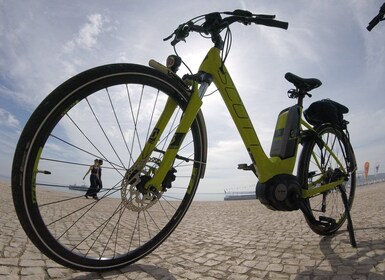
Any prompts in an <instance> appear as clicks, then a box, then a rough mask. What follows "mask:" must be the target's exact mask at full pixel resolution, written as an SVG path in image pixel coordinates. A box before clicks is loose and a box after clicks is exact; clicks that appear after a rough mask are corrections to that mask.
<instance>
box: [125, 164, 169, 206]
mask: <svg viewBox="0 0 385 280" xmlns="http://www.w3.org/2000/svg"><path fill="white" fill-rule="evenodd" d="M159 164H160V160H159V159H158V158H150V159H148V160H147V159H144V160H142V161H139V162H136V163H135V164H134V165H133V166H132V167H131V168H130V169H129V170H127V172H126V175H125V176H124V178H123V181H122V184H121V197H122V203H123V205H124V206H125V207H126V208H127V209H129V210H131V211H134V212H141V211H144V210H146V209H148V208H150V207H151V206H153V205H154V204H156V203H157V202H158V200H159V198H160V197H161V195H162V194H163V192H160V193H155V192H152V191H150V190H146V189H145V188H144V186H145V184H146V183H147V182H148V181H149V180H150V179H151V178H152V177H153V176H154V173H155V171H156V170H157V169H158V167H159Z"/></svg>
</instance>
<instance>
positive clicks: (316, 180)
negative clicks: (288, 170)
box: [298, 125, 356, 235]
mask: <svg viewBox="0 0 385 280" xmlns="http://www.w3.org/2000/svg"><path fill="white" fill-rule="evenodd" d="M317 133H318V135H319V137H320V138H321V139H322V142H323V144H322V142H321V141H317V140H316V139H314V138H311V139H308V140H307V141H306V142H305V144H304V147H303V150H302V153H301V157H300V161H299V164H298V177H299V179H300V182H301V186H302V187H303V188H304V189H305V190H311V189H313V188H318V187H321V186H322V185H325V184H328V183H331V182H333V181H337V180H340V179H342V178H344V179H345V180H344V182H343V184H341V185H338V186H336V187H335V188H333V189H330V190H327V191H324V192H322V193H319V194H316V195H314V196H312V197H309V198H307V199H306V201H305V203H306V206H307V208H308V209H310V214H311V215H312V217H314V219H309V218H307V219H306V220H307V223H308V224H309V226H310V228H311V229H312V230H313V231H314V232H316V233H317V234H320V235H329V234H332V233H334V232H336V231H337V230H338V229H339V228H340V227H341V226H342V225H343V223H344V222H345V220H346V211H345V205H344V203H343V198H342V194H341V191H345V192H346V195H347V201H348V205H349V209H350V208H351V207H352V205H353V199H354V194H355V189H356V174H355V171H356V170H355V166H356V162H355V157H354V153H353V150H352V147H351V145H350V143H349V141H348V139H347V138H346V136H345V135H344V134H343V133H342V132H341V131H340V130H338V129H336V128H334V127H333V126H331V125H323V126H321V127H320V128H319V129H318V130H317ZM327 147H328V148H330V150H328V149H327Z"/></svg>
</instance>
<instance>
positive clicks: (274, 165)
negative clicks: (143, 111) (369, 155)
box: [137, 47, 345, 198]
mask: <svg viewBox="0 0 385 280" xmlns="http://www.w3.org/2000/svg"><path fill="white" fill-rule="evenodd" d="M199 71H201V72H204V73H208V74H211V75H212V77H213V82H214V84H215V86H216V87H217V88H218V91H219V93H220V94H221V96H222V98H223V100H224V102H225V104H226V107H227V109H228V111H229V113H230V115H231V117H232V119H233V121H234V123H235V125H236V127H237V129H238V132H239V134H240V136H241V138H242V140H243V143H244V145H245V147H246V149H247V151H248V153H249V156H250V158H251V160H252V163H253V165H254V168H255V174H256V175H257V177H258V180H259V181H260V182H262V183H263V182H266V181H268V180H269V179H271V178H273V177H274V176H276V175H279V174H292V173H293V170H294V166H295V163H296V158H297V149H296V151H295V154H294V155H293V156H292V157H289V158H286V159H281V158H280V157H275V156H274V157H268V156H267V155H266V153H265V151H264V150H263V148H262V146H261V143H260V141H259V139H258V136H257V133H256V131H255V129H254V127H253V124H252V122H251V120H250V118H249V115H248V113H247V111H246V108H245V107H244V105H243V102H242V99H241V97H240V95H239V93H238V91H237V89H236V87H235V85H234V83H233V81H232V79H231V76H230V74H229V72H228V71H227V69H226V66H225V65H224V63H222V61H221V57H220V49H218V48H216V47H213V48H211V49H210V50H209V52H208V53H207V55H206V57H205V59H204V60H203V62H202V64H201V65H200V68H199ZM202 87H203V86H201V88H198V86H197V85H195V87H194V91H193V92H192V94H191V97H190V100H189V102H188V105H187V108H186V111H185V113H184V114H183V116H182V118H181V120H180V123H179V125H178V127H177V129H176V131H175V134H174V137H173V140H172V141H171V143H170V145H169V147H168V149H167V151H166V152H165V153H164V157H163V160H162V163H161V165H160V167H159V169H158V171H157V172H156V174H155V176H154V177H153V178H152V179H151V180H150V181H149V182H147V184H146V188H148V189H153V190H154V188H155V189H157V190H158V191H161V183H162V181H163V179H164V178H165V176H166V174H167V172H168V171H169V170H170V168H171V166H172V163H173V161H174V159H175V157H176V156H177V152H178V150H179V147H180V145H181V144H182V142H183V139H184V136H185V135H186V133H187V132H188V130H189V127H190V126H191V124H192V122H193V120H194V118H195V116H196V114H197V113H198V111H199V110H200V107H201V105H202V100H201V96H203V95H204V92H203V93H202ZM205 90H206V87H205V88H204V89H203V91H205ZM175 108H176V103H175V102H174V101H173V100H171V98H170V99H169V100H168V102H167V104H166V105H165V109H164V111H163V113H162V115H161V116H160V118H159V120H158V123H157V124H156V125H155V128H154V130H153V132H152V134H151V137H150V138H149V141H148V142H147V144H146V146H145V148H144V150H143V152H142V153H141V155H140V157H139V159H140V160H138V161H137V162H146V161H147V159H148V157H149V155H150V154H151V151H153V150H154V149H155V145H156V143H157V141H158V140H159V137H160V135H161V132H162V131H163V129H164V127H165V126H166V124H167V123H168V121H169V119H170V117H171V115H172V113H173V112H174V110H175ZM300 113H301V116H302V112H300ZM300 123H301V125H303V126H304V127H305V128H306V129H309V130H313V128H312V127H311V126H310V125H309V124H307V123H306V122H305V121H304V120H302V118H301V121H300ZM313 131H314V130H313ZM297 145H298V143H297ZM325 146H326V145H325ZM326 149H328V151H329V152H330V153H331V154H332V156H333V157H334V158H335V159H336V160H338V158H337V157H336V156H335V155H334V154H333V153H332V151H331V149H330V148H328V147H326ZM339 165H340V166H341V167H342V164H341V163H340V162H339ZM343 171H345V170H343ZM342 181H343V180H338V181H335V182H333V183H330V184H326V185H323V186H321V187H315V188H313V189H311V190H305V191H303V193H302V197H303V198H307V197H311V196H314V195H316V194H318V193H321V192H323V191H326V190H328V189H332V188H334V187H335V186H337V185H340V184H341V183H342Z"/></svg>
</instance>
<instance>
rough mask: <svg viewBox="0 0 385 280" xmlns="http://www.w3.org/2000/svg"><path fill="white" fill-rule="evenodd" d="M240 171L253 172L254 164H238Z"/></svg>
mask: <svg viewBox="0 0 385 280" xmlns="http://www.w3.org/2000/svg"><path fill="white" fill-rule="evenodd" d="M238 169H241V170H246V171H248V170H253V169H254V166H253V165H252V164H247V163H239V164H238Z"/></svg>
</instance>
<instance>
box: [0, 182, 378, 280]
mask: <svg viewBox="0 0 385 280" xmlns="http://www.w3.org/2000/svg"><path fill="white" fill-rule="evenodd" d="M0 191H1V198H0V199H1V203H0V217H1V218H0V252H1V255H0V279H33V280H36V279H79V280H80V279H163V280H164V279H385V183H381V184H376V185H370V186H366V187H360V188H357V193H356V199H355V204H354V207H353V211H352V217H353V222H354V226H355V232H356V238H357V243H358V248H352V246H351V245H350V243H349V237H348V233H347V231H346V230H345V226H344V228H343V229H342V230H340V231H339V232H338V234H337V235H335V236H331V237H321V236H318V235H316V234H315V233H313V232H312V231H311V230H310V229H309V228H308V226H307V225H306V222H305V220H304V218H303V216H302V214H301V213H300V212H290V213H287V212H274V211H270V210H268V209H266V208H265V207H264V206H262V205H261V204H260V203H259V202H258V201H230V202H194V204H193V205H192V206H191V208H190V210H189V211H188V213H187V215H186V217H185V219H184V220H183V221H182V223H181V224H180V226H179V227H178V228H177V229H176V231H175V232H174V233H173V234H172V235H171V237H170V238H169V239H168V240H167V241H166V242H164V243H163V244H162V245H161V246H160V247H159V248H158V249H157V250H156V251H155V252H153V253H152V254H151V255H149V256H148V257H146V258H144V259H142V260H140V261H139V262H137V263H136V264H134V265H131V266H128V267H125V268H123V269H119V270H115V271H110V272H105V273H88V272H81V271H76V270H72V269H68V268H65V267H62V266H60V265H58V264H56V263H54V262H53V261H51V260H49V259H48V258H46V257H45V256H43V255H42V254H41V253H40V252H39V251H38V250H37V249H36V248H35V247H34V246H33V245H32V243H31V242H30V241H29V240H28V238H27V237H26V235H25V233H24V232H23V230H22V229H21V226H20V224H19V222H18V220H17V218H16V213H15V211H14V209H13V204H12V199H11V190H10V187H9V186H7V185H6V184H1V187H0Z"/></svg>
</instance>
